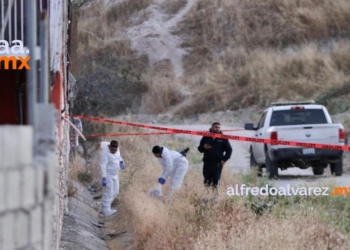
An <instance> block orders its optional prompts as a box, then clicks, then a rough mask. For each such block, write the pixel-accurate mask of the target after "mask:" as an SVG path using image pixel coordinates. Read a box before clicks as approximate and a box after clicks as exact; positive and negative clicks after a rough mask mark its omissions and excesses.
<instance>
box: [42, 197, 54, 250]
mask: <svg viewBox="0 0 350 250" xmlns="http://www.w3.org/2000/svg"><path fill="white" fill-rule="evenodd" d="M43 207H44V223H43V225H44V236H43V241H44V249H53V245H52V237H53V235H52V233H53V230H54V224H53V220H52V200H51V199H50V200H46V201H44V206H43Z"/></svg>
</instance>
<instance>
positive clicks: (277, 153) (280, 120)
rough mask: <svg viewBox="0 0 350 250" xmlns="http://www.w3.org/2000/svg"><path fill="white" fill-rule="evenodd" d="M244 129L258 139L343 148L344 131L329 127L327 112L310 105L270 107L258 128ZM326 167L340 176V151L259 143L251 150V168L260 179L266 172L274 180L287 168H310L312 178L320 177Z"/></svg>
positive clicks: (341, 156) (250, 126)
mask: <svg viewBox="0 0 350 250" xmlns="http://www.w3.org/2000/svg"><path fill="white" fill-rule="evenodd" d="M245 129H246V130H254V131H255V133H254V136H255V137H256V138H258V139H271V140H283V141H294V142H306V143H320V144H333V145H342V146H343V145H345V132H344V127H343V126H342V125H341V124H335V123H332V119H331V117H330V115H329V114H328V111H327V109H326V108H325V107H324V106H322V105H317V104H315V103H314V102H313V101H310V102H284V103H271V107H269V108H267V109H266V110H265V111H264V112H263V114H262V115H261V118H260V120H259V123H258V125H257V127H254V125H253V124H252V123H247V124H245ZM328 164H329V165H330V170H331V173H332V174H333V175H336V176H340V175H342V173H343V151H342V150H329V149H315V148H304V147H297V146H285V145H270V144H264V143H258V142H252V144H251V146H250V165H251V167H252V168H254V167H257V168H258V175H259V176H261V173H262V168H266V171H267V173H268V174H269V177H270V178H277V177H278V169H281V170H285V169H287V168H290V167H299V168H301V169H306V168H308V167H312V170H313V173H314V174H315V175H322V174H323V171H324V169H325V168H326V167H327V166H328Z"/></svg>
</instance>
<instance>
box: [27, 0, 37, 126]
mask: <svg viewBox="0 0 350 250" xmlns="http://www.w3.org/2000/svg"><path fill="white" fill-rule="evenodd" d="M25 8H26V14H27V28H26V30H27V33H26V40H27V42H28V48H29V55H30V60H29V67H30V70H28V71H27V73H28V78H27V79H28V81H27V84H28V86H27V111H28V112H27V117H28V124H29V125H32V126H33V127H34V126H35V104H36V102H37V100H36V90H37V88H36V87H37V69H36V60H35V47H36V35H37V33H36V0H27V1H25Z"/></svg>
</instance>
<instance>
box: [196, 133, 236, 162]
mask: <svg viewBox="0 0 350 250" xmlns="http://www.w3.org/2000/svg"><path fill="white" fill-rule="evenodd" d="M204 144H209V145H211V148H210V149H205V148H204ZM198 151H199V152H201V153H204V154H203V162H213V161H214V162H220V161H225V162H226V161H227V160H229V159H230V158H231V154H232V147H231V144H230V142H229V141H228V140H227V139H221V138H213V137H206V136H204V137H203V138H202V139H201V141H200V143H199V146H198Z"/></svg>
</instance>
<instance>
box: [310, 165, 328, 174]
mask: <svg viewBox="0 0 350 250" xmlns="http://www.w3.org/2000/svg"><path fill="white" fill-rule="evenodd" d="M324 168H325V165H324V164H316V165H314V166H312V172H314V175H323V172H324Z"/></svg>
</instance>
